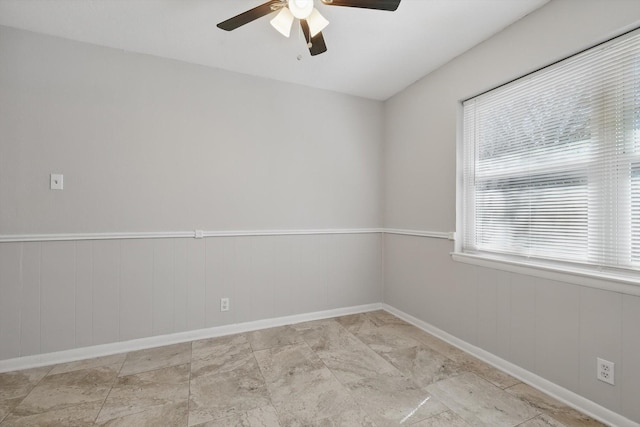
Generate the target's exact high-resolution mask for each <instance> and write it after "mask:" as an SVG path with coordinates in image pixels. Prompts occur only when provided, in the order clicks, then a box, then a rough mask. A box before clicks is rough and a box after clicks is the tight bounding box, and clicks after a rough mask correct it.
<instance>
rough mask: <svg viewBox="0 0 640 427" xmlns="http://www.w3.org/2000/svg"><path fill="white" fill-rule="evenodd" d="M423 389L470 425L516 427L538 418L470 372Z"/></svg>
mask: <svg viewBox="0 0 640 427" xmlns="http://www.w3.org/2000/svg"><path fill="white" fill-rule="evenodd" d="M426 390H427V391H428V392H429V393H431V394H433V395H434V396H435V397H436V398H438V399H439V400H440V401H441V402H442V403H444V404H445V405H446V406H447V407H449V408H450V409H451V410H452V411H454V412H455V413H456V414H458V415H459V416H460V417H461V418H462V419H464V420H465V421H466V422H467V423H469V424H471V425H487V426H516V425H518V424H520V423H522V422H524V421H527V420H529V419H531V418H533V417H535V416H537V415H539V412H538V411H537V410H536V409H535V408H533V407H532V406H531V405H529V404H527V403H525V402H523V401H522V400H520V399H518V398H517V397H515V396H513V395H511V394H509V393H507V392H506V391H504V390H502V389H500V388H499V387H496V386H494V385H493V384H491V383H489V382H487V381H486V380H484V379H482V378H480V377H478V376H477V375H475V374H472V373H465V374H462V375H459V376H457V377H453V378H449V379H446V380H442V381H439V382H437V383H434V384H431V385H430V386H428V387H427V388H426Z"/></svg>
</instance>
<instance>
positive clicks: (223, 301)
mask: <svg viewBox="0 0 640 427" xmlns="http://www.w3.org/2000/svg"><path fill="white" fill-rule="evenodd" d="M220 311H229V298H220Z"/></svg>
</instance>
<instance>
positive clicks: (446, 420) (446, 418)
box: [411, 411, 533, 427]
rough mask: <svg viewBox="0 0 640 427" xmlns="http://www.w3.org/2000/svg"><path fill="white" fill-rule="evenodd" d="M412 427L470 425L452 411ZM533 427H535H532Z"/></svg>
mask: <svg viewBox="0 0 640 427" xmlns="http://www.w3.org/2000/svg"><path fill="white" fill-rule="evenodd" d="M411 427H470V426H469V424H467V422H466V421H465V420H463V419H462V418H460V417H459V416H457V415H456V414H455V413H453V412H452V411H446V412H441V413H439V414H438V415H435V416H433V417H431V418H427V419H426V420H422V421H418V422H417V423H415V424H411ZM532 427H533V426H532Z"/></svg>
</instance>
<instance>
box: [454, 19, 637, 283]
mask: <svg viewBox="0 0 640 427" xmlns="http://www.w3.org/2000/svg"><path fill="white" fill-rule="evenodd" d="M463 120H464V123H463V125H464V126H463V142H462V147H463V153H462V154H463V155H462V159H463V160H462V162H463V164H462V174H463V180H462V198H461V200H462V213H463V218H462V228H463V232H462V250H463V252H467V253H475V254H480V255H482V254H490V255H502V256H507V257H517V258H519V259H523V258H529V259H534V260H536V261H542V262H545V261H548V260H549V261H561V262H568V263H573V264H582V265H587V266H590V267H596V268H599V269H605V268H606V269H609V268H612V269H616V270H617V269H627V270H640V31H635V32H632V33H629V34H627V35H625V36H622V37H619V38H617V39H614V40H612V41H609V42H607V43H605V44H603V45H600V46H598V47H596V48H593V49H590V50H587V51H585V52H583V53H580V54H578V55H576V56H573V57H571V58H569V59H566V60H564V61H562V62H560V63H557V64H555V65H553V66H551V67H547V68H545V69H543V70H540V71H538V72H536V73H534V74H531V75H528V76H526V77H523V78H521V79H518V80H516V81H514V82H512V83H510V84H508V85H505V86H502V87H500V88H497V89H494V90H492V91H489V92H487V93H484V94H482V95H479V96H477V97H475V98H472V99H470V100H467V101H465V102H464V103H463Z"/></svg>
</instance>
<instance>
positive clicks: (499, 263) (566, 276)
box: [451, 100, 640, 296]
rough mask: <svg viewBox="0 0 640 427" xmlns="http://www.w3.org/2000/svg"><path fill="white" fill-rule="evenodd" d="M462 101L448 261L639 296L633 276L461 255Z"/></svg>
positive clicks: (638, 279) (636, 277)
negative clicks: (451, 241)
mask: <svg viewBox="0 0 640 427" xmlns="http://www.w3.org/2000/svg"><path fill="white" fill-rule="evenodd" d="M463 115H464V109H463V101H462V100H460V101H459V102H458V106H457V120H456V230H457V231H456V233H455V234H454V236H456V238H455V239H454V251H453V252H452V253H451V257H452V259H453V260H454V261H456V262H462V263H465V264H471V265H476V266H480V267H486V268H493V269H496V270H501V271H507V272H511V273H517V274H522V275H525V276H533V277H539V278H542V279H547V280H555V281H559V282H565V283H570V284H574V285H579V286H585V287H588V288H594V289H599V290H603V291H610V292H618V293H621V294H626V295H633V296H640V277H639V275H638V274H637V273H628V274H625V273H624V272H621V273H613V272H609V271H606V272H605V271H596V270H594V269H589V268H581V267H578V266H574V265H570V264H568V263H558V264H552V263H546V262H542V261H541V262H533V261H525V260H523V259H520V258H518V259H516V257H508V256H499V255H495V254H491V255H489V254H485V253H477V254H471V253H466V252H463V251H462V239H461V238H460V237H459V236H461V235H462V234H461V231H462V219H463V215H464V214H465V213H464V210H463V208H462V207H463V194H464V193H463V191H462V190H463V185H464V176H463V156H464V154H463V153H464V151H463V143H464V132H463V131H464V127H463V120H462V119H463Z"/></svg>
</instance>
